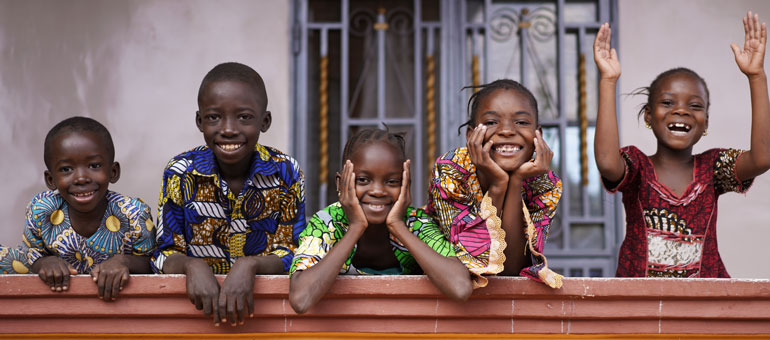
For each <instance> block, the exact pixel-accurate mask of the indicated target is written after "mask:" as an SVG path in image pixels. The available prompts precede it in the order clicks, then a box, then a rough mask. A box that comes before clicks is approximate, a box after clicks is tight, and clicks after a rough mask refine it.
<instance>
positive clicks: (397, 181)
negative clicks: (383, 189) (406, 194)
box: [385, 178, 401, 186]
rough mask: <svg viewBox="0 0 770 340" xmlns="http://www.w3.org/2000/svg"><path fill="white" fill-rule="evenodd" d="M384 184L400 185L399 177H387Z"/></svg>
mask: <svg viewBox="0 0 770 340" xmlns="http://www.w3.org/2000/svg"><path fill="white" fill-rule="evenodd" d="M385 184H387V185H390V186H401V179H398V178H394V179H389V180H388V181H387V182H385Z"/></svg>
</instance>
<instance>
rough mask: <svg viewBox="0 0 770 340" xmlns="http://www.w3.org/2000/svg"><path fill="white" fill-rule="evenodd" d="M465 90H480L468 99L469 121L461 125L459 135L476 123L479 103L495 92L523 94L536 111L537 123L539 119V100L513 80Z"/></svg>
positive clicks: (499, 81)
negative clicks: (511, 91) (466, 127)
mask: <svg viewBox="0 0 770 340" xmlns="http://www.w3.org/2000/svg"><path fill="white" fill-rule="evenodd" d="M462 89H463V90H465V89H479V90H478V91H477V92H474V93H473V94H472V95H471V98H470V99H468V121H466V122H465V123H463V124H462V125H460V127H458V128H457V133H458V134H459V133H460V130H461V129H462V128H463V127H465V126H473V122H475V121H476V113H477V112H476V110H478V107H479V102H481V100H482V99H484V98H486V97H487V96H489V95H490V94H492V93H493V92H495V91H497V90H501V89H502V90H513V91H518V92H519V93H521V94H523V95H524V96H525V97H527V99H529V103H530V104H531V105H532V108H534V110H535V121H537V119H538V111H537V99H535V96H534V95H533V94H532V92H530V91H529V89H527V88H526V87H524V85H521V83H519V82H517V81H515V80H511V79H498V80H495V81H493V82H491V83H489V84H482V85H478V86H474V85H471V86H466V87H463V88H462Z"/></svg>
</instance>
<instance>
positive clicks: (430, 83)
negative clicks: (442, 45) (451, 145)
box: [425, 53, 436, 167]
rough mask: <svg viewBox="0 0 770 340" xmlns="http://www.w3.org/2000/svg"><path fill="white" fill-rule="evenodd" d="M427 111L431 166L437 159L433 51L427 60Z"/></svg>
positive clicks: (429, 163)
mask: <svg viewBox="0 0 770 340" xmlns="http://www.w3.org/2000/svg"><path fill="white" fill-rule="evenodd" d="M425 64H426V65H425V74H426V77H425V111H426V118H427V123H428V138H427V144H428V157H427V164H428V166H429V167H430V166H431V165H433V162H434V161H436V62H435V61H434V60H433V54H432V53H431V54H430V55H428V56H427V57H426V60H425Z"/></svg>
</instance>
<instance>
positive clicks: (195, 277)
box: [184, 258, 219, 326]
mask: <svg viewBox="0 0 770 340" xmlns="http://www.w3.org/2000/svg"><path fill="white" fill-rule="evenodd" d="M184 272H185V275H187V280H186V282H187V296H188V297H189V298H190V302H192V303H193V304H194V305H195V308H196V309H197V310H203V313H204V314H206V316H210V317H212V319H213V320H214V325H215V326H219V319H218V313H219V311H218V310H217V308H218V306H219V303H218V300H219V282H217V278H216V277H214V273H213V272H212V271H211V268H210V267H209V265H208V264H207V263H206V261H204V260H202V259H198V258H191V259H189V260H188V261H187V263H186V264H185V270H184Z"/></svg>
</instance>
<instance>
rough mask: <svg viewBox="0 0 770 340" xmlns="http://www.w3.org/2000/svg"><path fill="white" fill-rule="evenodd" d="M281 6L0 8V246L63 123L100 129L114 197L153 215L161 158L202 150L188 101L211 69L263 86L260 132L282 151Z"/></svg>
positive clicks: (285, 109) (17, 236)
mask: <svg viewBox="0 0 770 340" xmlns="http://www.w3.org/2000/svg"><path fill="white" fill-rule="evenodd" d="M288 6H289V2H288V1H278V0H261V1H256V0H228V1H211V0H197V1H187V0H185V1H181V0H180V1H125V0H121V1H96V0H93V1H72V0H69V1H39V0H31V1H29V0H28V1H10V0H2V1H0V113H2V123H0V155H2V161H0V178H2V179H3V190H2V193H3V194H2V198H0V219H2V221H3V223H2V224H0V243H2V244H3V245H16V244H19V242H20V241H21V232H22V228H23V226H24V223H23V222H24V209H25V206H26V204H27V203H28V202H29V200H30V199H31V198H32V196H33V195H34V194H35V193H37V192H39V191H42V190H45V184H44V182H43V171H44V170H45V167H44V164H43V161H42V153H43V139H44V137H45V134H46V133H47V131H48V129H50V128H51V127H52V126H53V125H54V124H55V123H57V122H58V121H60V120H62V119H64V118H66V117H69V116H72V115H85V116H90V117H93V118H95V119H97V120H99V121H101V122H102V123H103V124H105V125H106V126H107V128H108V129H109V130H110V132H111V133H112V136H113V139H114V141H115V147H116V160H117V161H119V162H120V163H121V165H122V170H123V172H122V176H121V179H120V181H119V182H118V183H117V184H114V185H111V186H110V188H111V189H112V190H115V191H118V192H121V193H124V194H127V195H131V196H138V197H141V198H143V199H144V200H145V201H146V202H147V203H148V204H149V205H150V206H151V207H152V208H153V216H154V215H155V214H156V212H155V211H156V207H157V201H158V189H159V187H160V179H161V174H162V171H163V167H164V166H165V165H166V162H168V160H169V159H170V158H171V157H172V156H174V155H176V154H178V153H180V152H182V151H185V150H187V149H190V148H192V147H194V146H196V145H200V144H203V137H202V135H201V134H200V132H198V130H197V128H196V127H195V122H194V113H195V110H196V108H197V104H196V95H197V91H198V85H199V84H200V81H201V79H202V78H203V76H204V75H205V73H206V72H208V70H209V69H211V68H212V67H213V66H214V65H216V64H217V63H220V62H224V61H239V62H243V63H245V64H248V65H250V66H252V67H254V68H255V69H256V70H257V71H258V72H260V74H261V75H262V77H263V78H264V79H265V83H266V84H267V93H268V97H269V105H268V109H269V110H271V111H272V113H273V124H272V127H271V128H270V130H269V131H268V132H267V133H266V134H263V135H262V136H261V139H260V142H262V143H265V144H269V145H272V146H275V147H277V148H279V149H282V150H286V151H290V150H289V136H290V131H289V124H288V116H289V66H290V65H289V61H290V59H291V58H290V50H289V43H290V39H289V37H290V35H289V33H290V32H289V27H290V26H289V7H288Z"/></svg>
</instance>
